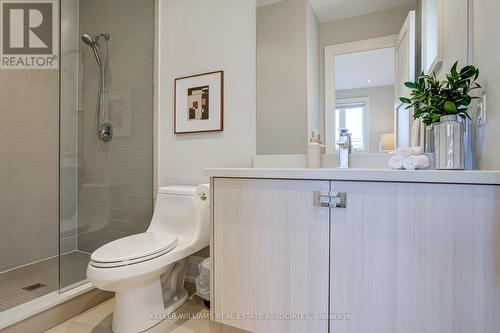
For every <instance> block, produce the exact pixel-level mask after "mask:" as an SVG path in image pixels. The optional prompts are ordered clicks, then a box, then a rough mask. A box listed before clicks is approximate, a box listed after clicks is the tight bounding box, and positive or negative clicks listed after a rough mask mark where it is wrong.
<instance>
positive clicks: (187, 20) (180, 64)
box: [157, 0, 256, 186]
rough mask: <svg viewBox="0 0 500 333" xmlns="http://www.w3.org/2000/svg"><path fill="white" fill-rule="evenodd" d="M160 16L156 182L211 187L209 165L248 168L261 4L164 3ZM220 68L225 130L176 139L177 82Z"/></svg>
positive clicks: (241, 0) (249, 0) (243, 0)
mask: <svg viewBox="0 0 500 333" xmlns="http://www.w3.org/2000/svg"><path fill="white" fill-rule="evenodd" d="M159 15H160V16H159V36H158V40H159V55H158V63H159V74H158V75H159V77H158V81H159V82H158V87H157V88H158V185H159V186H164V185H168V184H187V185H190V184H193V185H194V184H199V183H203V182H207V181H208V178H206V177H205V176H204V168H207V167H250V166H251V160H252V156H253V155H254V154H255V100H256V98H255V95H256V93H255V83H256V82H255V73H256V68H255V62H256V60H255V22H256V8H255V1H254V0H238V1H234V0H161V1H160V9H159ZM214 70H224V86H225V90H224V96H225V98H224V103H225V104H224V131H223V132H221V133H201V134H188V135H174V134H173V90H174V87H173V82H174V79H175V78H176V77H182V76H186V75H191V74H197V73H203V72H208V71H214Z"/></svg>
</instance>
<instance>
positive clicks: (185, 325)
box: [45, 299, 244, 333]
mask: <svg viewBox="0 0 500 333" xmlns="http://www.w3.org/2000/svg"><path fill="white" fill-rule="evenodd" d="M199 304H200V302H199V299H198V301H196V299H194V300H193V299H190V300H188V301H187V302H186V304H184V305H183V306H182V307H181V308H179V310H177V311H176V313H177V314H189V315H190V317H193V316H195V317H197V318H205V319H189V320H187V319H178V320H175V321H174V320H164V321H162V322H161V323H159V324H158V325H156V326H154V327H153V328H151V329H150V330H148V331H146V332H147V333H167V332H168V333H244V332H243V331H241V330H236V329H234V328H230V327H227V326H224V327H223V325H220V324H217V323H215V322H212V321H210V320H208V319H206V317H207V316H208V314H209V312H208V310H207V309H206V308H205V307H204V306H202V305H199ZM113 305H114V299H110V300H108V301H106V302H104V303H102V304H100V305H98V306H96V307H94V308H92V309H90V310H89V311H87V312H85V313H82V314H81V315H79V316H77V317H75V318H73V319H71V320H69V321H67V322H65V323H63V324H61V325H59V326H57V327H54V328H53V329H51V330H49V331H46V332H45V333H111V332H112V331H111V321H112V312H113Z"/></svg>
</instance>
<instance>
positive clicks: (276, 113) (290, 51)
mask: <svg viewBox="0 0 500 333" xmlns="http://www.w3.org/2000/svg"><path fill="white" fill-rule="evenodd" d="M308 6H309V4H308V0H285V1H282V2H278V3H275V4H272V5H268V6H263V7H259V8H258V9H257V153H258V154H300V153H305V151H306V143H307V141H306V139H307V121H308V116H307V113H308V107H309V106H310V105H311V104H312V102H311V101H310V100H309V99H308V80H309V76H308V57H309V56H310V54H309V52H308V47H309V46H311V45H310V44H309V43H308V37H309V36H308V28H309V27H308V20H309V17H308V14H309V13H308ZM311 56H312V55H311Z"/></svg>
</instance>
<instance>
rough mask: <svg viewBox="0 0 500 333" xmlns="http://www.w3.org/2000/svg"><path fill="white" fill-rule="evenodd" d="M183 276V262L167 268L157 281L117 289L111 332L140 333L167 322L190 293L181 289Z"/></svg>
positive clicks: (184, 262)
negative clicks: (165, 320) (164, 321)
mask: <svg viewBox="0 0 500 333" xmlns="http://www.w3.org/2000/svg"><path fill="white" fill-rule="evenodd" d="M185 275H186V260H185V259H184V260H180V261H178V262H176V263H174V264H172V265H169V266H168V267H167V271H166V273H165V274H164V275H162V276H159V277H158V278H155V279H151V280H148V281H144V282H141V283H138V284H134V285H130V286H128V287H127V288H125V289H124V290H117V291H116V292H115V308H114V313H113V325H112V329H113V332H114V333H138V332H143V331H146V330H148V329H150V328H151V327H153V326H155V325H157V324H159V323H160V322H161V321H163V320H164V319H167V318H168V316H169V315H170V314H171V313H172V312H174V311H175V310H177V309H178V308H179V307H181V306H182V305H183V304H184V303H185V302H186V301H187V299H188V296H189V293H188V291H187V290H186V289H184V288H183V287H182V286H183V285H184V279H185Z"/></svg>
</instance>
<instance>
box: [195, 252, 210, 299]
mask: <svg viewBox="0 0 500 333" xmlns="http://www.w3.org/2000/svg"><path fill="white" fill-rule="evenodd" d="M210 268H211V267H210V258H206V259H205V260H203V261H202V262H200V264H199V265H198V275H197V276H196V279H195V283H196V294H197V295H198V296H200V297H201V298H203V300H204V303H205V306H207V307H208V308H210Z"/></svg>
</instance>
